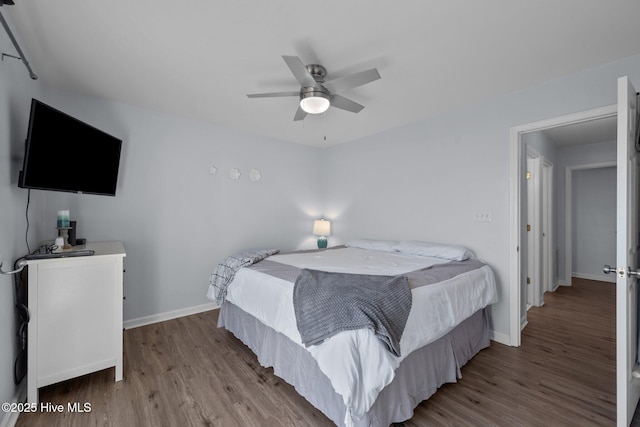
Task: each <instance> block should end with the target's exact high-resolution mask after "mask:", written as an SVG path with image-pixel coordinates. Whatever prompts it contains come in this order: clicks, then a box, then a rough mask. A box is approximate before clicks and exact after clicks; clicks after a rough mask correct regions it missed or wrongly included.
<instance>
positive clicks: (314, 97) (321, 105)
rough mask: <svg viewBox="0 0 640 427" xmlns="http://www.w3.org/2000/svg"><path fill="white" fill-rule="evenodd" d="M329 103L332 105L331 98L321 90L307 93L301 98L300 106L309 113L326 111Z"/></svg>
mask: <svg viewBox="0 0 640 427" xmlns="http://www.w3.org/2000/svg"><path fill="white" fill-rule="evenodd" d="M329 105H331V102H330V101H329V98H328V97H327V95H326V94H325V93H324V92H320V91H314V92H309V93H305V94H303V95H302V96H301V98H300V108H302V109H303V110H304V111H305V112H306V113H309V114H320V113H324V112H325V111H327V109H328V108H329Z"/></svg>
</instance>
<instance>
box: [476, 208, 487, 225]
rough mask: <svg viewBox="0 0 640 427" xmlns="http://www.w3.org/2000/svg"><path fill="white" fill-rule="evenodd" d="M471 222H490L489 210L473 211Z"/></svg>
mask: <svg viewBox="0 0 640 427" xmlns="http://www.w3.org/2000/svg"><path fill="white" fill-rule="evenodd" d="M473 220H474V221H475V222H491V209H487V210H483V211H475V212H474V213H473Z"/></svg>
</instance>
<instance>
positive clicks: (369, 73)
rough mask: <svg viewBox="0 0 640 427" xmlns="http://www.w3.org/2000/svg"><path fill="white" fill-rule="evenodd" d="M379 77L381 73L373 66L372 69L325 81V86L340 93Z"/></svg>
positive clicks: (333, 91)
mask: <svg viewBox="0 0 640 427" xmlns="http://www.w3.org/2000/svg"><path fill="white" fill-rule="evenodd" d="M379 78H380V73H378V70H377V69H375V68H372V69H370V70H365V71H360V72H357V73H353V74H349V75H348V76H344V77H338V78H337V79H333V80H329V81H328V82H324V83H323V86H324V87H326V88H327V89H329V91H330V92H331V93H340V92H344V91H345V90H348V89H352V88H354V87H358V86H362V85H364V84H367V83H371V82H372V81H374V80H378V79H379Z"/></svg>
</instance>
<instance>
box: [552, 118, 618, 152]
mask: <svg viewBox="0 0 640 427" xmlns="http://www.w3.org/2000/svg"><path fill="white" fill-rule="evenodd" d="M541 132H543V133H544V134H545V135H546V136H547V138H548V139H549V140H551V141H552V142H553V143H554V145H555V146H556V147H568V146H572V145H583V144H596V143H599V142H611V141H615V140H616V138H617V135H618V118H617V116H615V115H614V116H609V117H602V118H599V119H593V120H587V121H583V122H579V123H573V124H570V125H563V126H557V127H553V128H549V129H545V130H543V131H541Z"/></svg>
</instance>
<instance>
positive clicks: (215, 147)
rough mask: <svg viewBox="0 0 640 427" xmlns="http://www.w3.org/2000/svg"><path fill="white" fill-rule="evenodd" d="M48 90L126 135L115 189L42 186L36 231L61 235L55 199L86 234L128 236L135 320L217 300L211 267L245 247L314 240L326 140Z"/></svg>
mask: <svg viewBox="0 0 640 427" xmlns="http://www.w3.org/2000/svg"><path fill="white" fill-rule="evenodd" d="M42 101H43V102H45V103H48V104H50V105H52V106H54V107H56V108H58V109H61V110H62V111H64V112H66V113H68V114H70V115H72V116H74V117H77V118H79V119H80V120H83V121H85V122H88V123H90V124H92V125H94V126H96V127H97V128H99V129H102V130H104V131H106V132H108V133H111V134H113V135H115V136H117V137H119V138H121V139H123V151H122V156H121V158H122V160H121V168H120V174H119V182H118V188H117V194H116V197H108V196H94V195H77V194H69V193H56V192H47V191H32V194H34V195H37V197H38V198H39V199H40V200H42V204H43V211H42V213H41V214H40V216H39V223H38V226H37V231H34V233H35V234H36V235H37V238H38V239H47V238H53V236H54V235H55V231H56V230H55V222H56V212H57V210H59V209H69V210H70V212H71V219H72V220H74V219H75V220H77V221H78V237H85V238H87V239H88V240H93V241H101V240H121V241H123V243H124V246H125V249H126V251H127V257H126V258H125V268H126V273H125V276H124V278H125V295H126V300H125V303H124V318H125V321H127V320H132V319H140V318H143V317H147V316H152V315H156V314H158V313H166V312H170V311H173V310H179V309H183V308H187V307H192V306H197V305H200V304H205V303H208V302H209V301H208V300H207V299H206V297H205V294H206V291H207V287H208V279H209V275H210V273H211V271H212V270H213V269H214V267H215V265H216V264H217V262H219V261H220V260H222V259H223V258H224V257H226V256H228V255H230V254H232V253H233V252H235V251H237V250H239V249H242V248H246V247H265V246H269V247H274V246H275V247H278V248H281V249H283V250H285V249H286V250H291V249H296V248H298V247H311V246H312V245H313V242H314V240H313V236H312V235H311V228H312V225H313V219H315V218H319V217H320V216H322V212H321V211H320V210H319V198H318V185H319V181H320V180H319V166H320V165H319V163H318V161H317V157H318V152H319V150H318V149H316V148H312V147H308V146H303V145H298V144H292V143H287V142H281V141H274V140H269V139H265V138H262V137H256V136H252V135H248V134H245V133H242V132H238V131H234V130H231V129H225V128H220V127H218V126H215V125H209V124H205V123H201V122H197V121H192V120H187V119H182V118H179V117H175V116H169V115H165V114H161V113H157V112H153V111H148V110H142V109H138V108H133V107H130V106H127V105H123V104H118V103H114V102H109V101H105V100H98V99H92V98H85V97H81V96H77V95H73V94H70V93H65V92H58V91H48V92H47V93H46V94H45V96H44V99H42ZM60 161H61V162H62V161H63V156H62V158H61V159H60ZM52 166H53V165H52ZM210 166H215V167H216V168H217V169H218V172H217V173H216V174H215V175H210V174H209V168H210ZM231 168H238V169H240V171H241V173H242V175H241V177H240V179H239V180H237V181H233V180H231V179H230V178H229V171H230V170H231ZM252 168H257V169H259V170H260V171H261V173H262V180H261V181H259V182H252V181H250V180H249V177H248V173H249V170H250V169H252Z"/></svg>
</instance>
